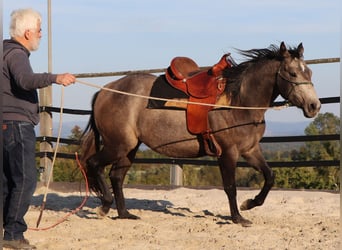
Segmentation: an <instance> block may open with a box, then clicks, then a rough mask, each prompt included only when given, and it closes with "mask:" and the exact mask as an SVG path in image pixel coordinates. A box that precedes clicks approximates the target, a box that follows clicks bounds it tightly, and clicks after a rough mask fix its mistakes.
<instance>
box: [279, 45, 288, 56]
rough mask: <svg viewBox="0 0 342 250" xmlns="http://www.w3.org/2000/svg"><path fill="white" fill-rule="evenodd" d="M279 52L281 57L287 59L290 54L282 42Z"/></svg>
mask: <svg viewBox="0 0 342 250" xmlns="http://www.w3.org/2000/svg"><path fill="white" fill-rule="evenodd" d="M279 52H280V55H282V56H283V57H287V56H288V55H289V52H288V51H287V48H286V45H285V43H284V42H281V44H280V50H279Z"/></svg>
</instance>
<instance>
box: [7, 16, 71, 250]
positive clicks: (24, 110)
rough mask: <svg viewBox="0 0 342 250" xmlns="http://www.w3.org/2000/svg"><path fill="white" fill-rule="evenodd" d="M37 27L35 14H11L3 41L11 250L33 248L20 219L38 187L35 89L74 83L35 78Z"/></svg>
mask: <svg viewBox="0 0 342 250" xmlns="http://www.w3.org/2000/svg"><path fill="white" fill-rule="evenodd" d="M41 22H42V18H41V15H40V14H39V13H38V12H37V11H35V10H33V9H19V10H15V11H13V12H12V14H11V23H10V36H11V38H10V39H8V40H4V41H3V78H4V81H3V83H2V88H3V93H2V99H3V125H2V132H3V220H4V221H3V229H4V230H3V232H4V235H3V246H4V247H6V248H10V249H35V248H36V247H35V246H33V245H30V243H29V241H28V240H27V239H25V238H24V232H25V231H26V230H27V225H26V222H25V220H24V216H25V214H26V212H27V211H28V208H29V206H30V202H31V198H32V195H33V193H34V191H35V188H36V184H37V168H36V161H35V145H36V135H35V131H34V126H35V125H37V124H38V122H39V103H38V93H37V89H39V88H43V87H47V86H49V85H51V84H53V83H57V84H62V85H64V86H68V85H70V84H72V83H74V82H75V80H76V79H75V76H74V75H72V74H69V73H65V74H51V73H34V72H33V70H32V68H31V64H30V61H29V56H30V53H31V52H32V51H35V50H37V49H38V48H39V42H40V39H41V37H42V32H41V31H42V30H41Z"/></svg>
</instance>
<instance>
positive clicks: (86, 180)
mask: <svg viewBox="0 0 342 250" xmlns="http://www.w3.org/2000/svg"><path fill="white" fill-rule="evenodd" d="M75 157H76V162H77V165H78V167H79V169H80V170H81V172H82V175H83V177H84V180H85V187H86V194H85V196H84V198H83V201H82V203H81V204H80V205H79V206H78V207H77V208H76V209H74V210H72V211H70V212H69V213H67V214H66V215H65V216H64V217H62V218H61V219H60V220H58V221H57V222H56V223H54V224H53V225H51V226H48V227H44V228H38V226H37V228H29V229H30V230H33V231H45V230H49V229H51V228H54V227H56V226H57V225H59V224H61V223H63V222H64V221H66V219H67V218H68V217H70V216H71V215H73V214H75V213H77V212H78V211H79V210H81V209H82V207H83V206H84V205H85V203H86V202H87V200H88V198H89V193H90V192H89V185H88V179H87V174H86V172H85V170H84V168H83V167H82V165H81V163H80V161H79V159H78V154H77V152H75Z"/></svg>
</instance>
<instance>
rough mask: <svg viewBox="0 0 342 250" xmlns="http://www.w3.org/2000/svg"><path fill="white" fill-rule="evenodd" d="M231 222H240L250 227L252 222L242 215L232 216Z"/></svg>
mask: <svg viewBox="0 0 342 250" xmlns="http://www.w3.org/2000/svg"><path fill="white" fill-rule="evenodd" d="M233 222H234V223H235V224H240V225H241V226H243V227H250V226H252V224H253V223H252V222H251V221H250V220H247V219H245V218H243V217H242V216H239V217H236V218H233Z"/></svg>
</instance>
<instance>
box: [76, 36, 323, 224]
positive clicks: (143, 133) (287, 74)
mask: <svg viewBox="0 0 342 250" xmlns="http://www.w3.org/2000/svg"><path fill="white" fill-rule="evenodd" d="M303 52H304V48H303V46H302V44H299V45H298V47H295V48H289V49H288V48H287V47H286V45H285V44H284V42H282V43H281V45H280V47H278V46H275V45H271V46H270V47H268V48H265V49H252V50H246V51H242V50H241V51H240V53H241V54H242V55H243V56H245V57H247V59H248V60H247V61H245V62H242V63H240V64H238V65H236V66H234V67H230V68H228V67H227V68H226V69H224V70H223V75H222V76H223V77H224V78H226V80H227V84H226V86H225V91H224V92H223V96H224V98H228V97H229V98H230V100H229V103H230V105H231V106H237V107H261V108H262V107H270V106H271V105H272V103H273V102H274V100H275V99H276V98H277V96H279V95H281V96H282V97H283V98H284V99H286V100H288V101H289V102H290V103H291V104H292V105H295V106H297V107H298V108H300V109H302V110H303V113H304V116H305V117H308V118H311V117H314V116H315V115H316V114H317V113H318V112H319V110H320V107H321V103H320V101H319V99H318V97H317V95H316V92H315V89H314V87H313V84H312V82H311V75H312V73H311V70H310V69H309V68H308V67H307V65H306V63H305V61H304V60H303ZM155 80H156V76H154V75H151V74H142V73H138V74H131V75H128V76H126V77H123V78H121V79H119V80H117V81H114V82H111V83H109V84H107V85H106V86H105V87H106V88H107V89H113V90H118V91H124V92H128V93H133V94H139V95H144V96H148V95H149V94H150V91H151V88H152V85H153V83H154V82H155ZM147 103H148V100H147V99H144V98H139V97H135V96H127V95H123V94H120V93H115V92H111V91H106V90H101V91H99V92H97V93H96V94H95V95H94V98H93V103H92V115H91V117H90V121H89V124H88V127H87V129H86V131H85V136H84V137H83V142H82V158H81V162H82V163H83V165H84V166H85V168H86V172H87V176H88V178H89V184H90V187H91V188H92V189H93V190H94V191H95V192H96V193H97V194H98V195H99V197H100V199H101V201H102V206H101V207H100V209H99V212H100V214H102V215H105V214H107V213H108V211H109V209H110V207H111V205H112V203H113V200H114V197H115V202H116V207H117V211H118V217H119V218H130V219H136V218H138V217H137V216H134V215H132V214H130V213H129V212H128V210H127V209H126V205H125V199H124V194H123V188H122V186H123V182H124V178H125V176H126V173H127V171H128V170H129V168H130V167H131V165H132V162H133V160H134V157H135V155H136V152H137V150H138V148H139V145H140V144H141V143H144V144H146V145H147V146H148V147H150V148H151V149H152V150H154V151H156V152H158V153H160V154H163V155H166V156H169V157H175V158H195V157H201V156H203V155H205V151H203V145H202V144H203V140H200V138H199V137H198V136H197V135H194V134H191V133H190V132H189V131H188V130H187V125H186V116H185V110H170V109H149V108H146V107H147ZM266 110H267V109H266V108H265V109H235V108H230V109H229V108H227V109H223V108H218V109H213V110H211V111H210V112H209V118H208V119H209V124H210V127H211V129H212V133H213V136H214V137H215V140H216V142H217V143H218V144H219V146H220V147H221V149H222V154H221V155H220V156H219V157H218V164H219V167H220V171H221V176H222V180H223V187H224V191H225V192H226V194H227V196H228V200H229V207H230V213H231V218H232V221H233V222H234V223H240V224H241V225H242V226H250V224H252V222H251V221H249V220H247V219H245V218H244V217H242V216H241V214H240V212H239V209H238V206H237V201H236V183H235V170H236V165H237V161H238V158H239V157H240V156H242V157H243V158H244V159H245V160H246V161H247V162H248V163H249V164H250V165H251V166H252V167H254V168H255V169H256V170H258V171H259V172H261V173H262V174H263V176H264V179H265V182H264V185H263V187H262V189H261V191H260V193H259V194H258V195H256V196H255V197H254V199H248V200H246V201H245V202H243V204H242V205H241V207H240V209H241V210H247V209H251V208H254V207H256V206H260V205H262V204H263V203H264V201H265V198H266V196H267V194H268V192H269V191H270V189H271V188H272V186H273V184H274V178H275V176H274V174H273V172H272V170H271V169H270V167H269V166H268V164H267V163H266V161H265V159H264V157H263V155H262V152H261V149H260V145H259V141H260V139H261V138H262V136H263V134H264V131H265V120H264V119H265V117H264V115H265V112H266ZM109 164H111V165H112V167H111V170H110V173H109V177H110V181H111V184H112V187H113V192H114V196H113V194H112V193H111V191H110V189H109V187H108V185H107V182H106V177H105V175H104V168H105V166H107V165H109Z"/></svg>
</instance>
